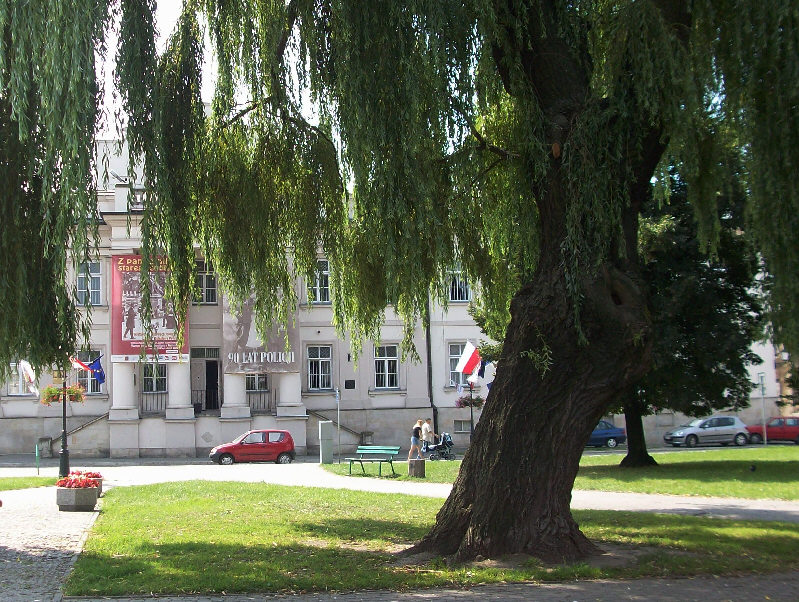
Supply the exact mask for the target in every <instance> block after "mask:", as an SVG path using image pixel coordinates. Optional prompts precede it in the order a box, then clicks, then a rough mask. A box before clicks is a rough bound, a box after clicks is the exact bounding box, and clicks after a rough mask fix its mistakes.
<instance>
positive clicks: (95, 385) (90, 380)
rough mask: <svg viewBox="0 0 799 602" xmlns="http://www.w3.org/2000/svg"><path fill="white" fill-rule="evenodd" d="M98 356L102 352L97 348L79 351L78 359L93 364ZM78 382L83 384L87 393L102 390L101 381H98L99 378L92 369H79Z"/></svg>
mask: <svg viewBox="0 0 799 602" xmlns="http://www.w3.org/2000/svg"><path fill="white" fill-rule="evenodd" d="M98 357H100V352H99V351H97V350H96V349H92V350H91V351H79V352H78V359H79V360H80V361H82V362H83V363H84V364H87V365H88V364H91V363H92V362H93V361H94V360H96V359H97V358H98ZM78 384H81V385H83V388H84V389H85V390H86V394H87V395H91V394H92V393H94V394H96V393H101V392H102V391H101V389H100V383H99V382H97V379H96V378H95V377H94V372H91V371H90V370H78Z"/></svg>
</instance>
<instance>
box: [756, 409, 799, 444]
mask: <svg viewBox="0 0 799 602" xmlns="http://www.w3.org/2000/svg"><path fill="white" fill-rule="evenodd" d="M746 430H747V431H749V441H750V442H752V443H763V425H761V424H756V425H753V426H747V427H746ZM766 436H767V437H768V440H769V441H793V442H794V443H796V444H797V445H799V417H797V416H777V417H775V418H769V420H768V422H767V423H766Z"/></svg>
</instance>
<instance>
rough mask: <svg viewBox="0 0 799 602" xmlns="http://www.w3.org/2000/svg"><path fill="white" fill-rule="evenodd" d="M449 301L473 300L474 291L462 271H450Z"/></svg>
mask: <svg viewBox="0 0 799 602" xmlns="http://www.w3.org/2000/svg"><path fill="white" fill-rule="evenodd" d="M449 300H450V301H455V302H457V301H471V300H472V291H471V289H470V288H469V283H468V282H466V278H465V277H464V275H463V272H462V271H461V270H451V271H450V283H449Z"/></svg>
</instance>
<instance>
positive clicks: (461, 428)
mask: <svg viewBox="0 0 799 602" xmlns="http://www.w3.org/2000/svg"><path fill="white" fill-rule="evenodd" d="M470 425H471V423H470V422H469V421H468V420H456V421H455V426H454V427H453V430H454V431H455V432H456V433H470V432H471V428H470Z"/></svg>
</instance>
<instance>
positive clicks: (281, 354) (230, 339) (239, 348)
mask: <svg viewBox="0 0 799 602" xmlns="http://www.w3.org/2000/svg"><path fill="white" fill-rule="evenodd" d="M254 302H255V300H254V299H253V298H250V299H248V300H247V301H245V302H244V304H243V305H242V308H241V313H240V314H239V315H235V314H234V313H233V312H232V310H231V308H230V306H229V305H228V302H227V299H224V300H223V306H222V330H223V338H224V348H223V353H224V356H223V360H222V361H223V364H224V366H225V369H224V371H225V373H227V374H235V373H242V372H248V373H254V372H257V373H276V372H299V370H300V367H299V366H300V364H299V360H300V358H299V357H298V353H299V333H298V332H297V327H296V326H295V325H294V324H290V325H289V326H288V333H287V332H286V329H285V328H283V327H275V328H274V329H273V331H272V335H271V336H270V337H269V340H268V341H267V342H266V344H265V345H264V343H263V342H261V339H260V338H258V334H257V333H256V331H255V315H254V310H253V306H254ZM287 334H288V340H289V349H288V351H286V336H287Z"/></svg>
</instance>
